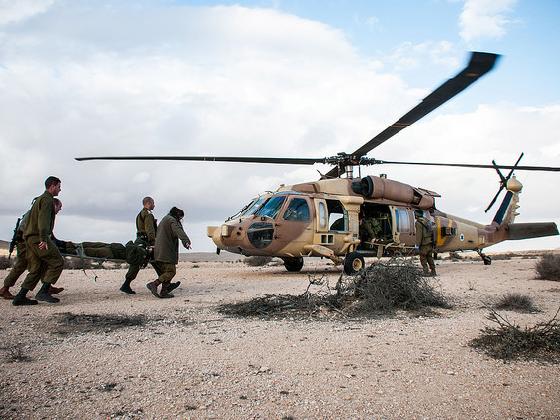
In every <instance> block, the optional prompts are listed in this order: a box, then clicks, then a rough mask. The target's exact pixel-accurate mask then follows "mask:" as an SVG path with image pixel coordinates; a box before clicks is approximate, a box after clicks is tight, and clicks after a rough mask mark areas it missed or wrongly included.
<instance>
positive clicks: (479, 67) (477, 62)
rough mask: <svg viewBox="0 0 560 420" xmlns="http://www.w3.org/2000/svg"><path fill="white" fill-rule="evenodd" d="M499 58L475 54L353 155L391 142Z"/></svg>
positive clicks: (333, 174) (331, 173)
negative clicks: (457, 71)
mask: <svg viewBox="0 0 560 420" xmlns="http://www.w3.org/2000/svg"><path fill="white" fill-rule="evenodd" d="M499 57H500V56H499V55H497V54H492V53H484V52H473V53H472V54H471V58H470V60H469V63H468V65H467V67H465V68H464V69H463V70H462V71H461V72H460V73H459V74H457V75H456V76H455V77H453V78H452V79H449V80H447V81H446V82H445V83H443V84H442V85H441V86H439V87H438V88H437V89H435V90H434V91H433V92H432V93H430V94H429V95H428V96H426V97H425V98H424V99H423V100H422V102H420V103H419V104H418V105H416V106H415V107H414V108H412V109H411V110H410V111H409V112H408V113H406V114H405V115H403V116H402V117H401V118H400V119H399V120H398V121H397V122H396V123H394V124H393V125H391V126H389V127H387V128H386V129H385V130H383V131H382V132H381V133H379V134H378V135H377V136H375V137H374V138H372V139H371V140H370V141H368V142H367V143H366V144H364V145H363V146H362V147H360V148H359V149H357V150H356V151H355V152H354V153H352V155H353V156H357V157H360V156H363V155H365V154H366V153H368V152H370V151H371V150H373V149H375V148H376V147H377V146H379V145H380V144H381V143H383V142H385V141H387V140H389V139H390V138H391V137H393V136H394V135H395V134H397V133H398V132H399V131H401V130H402V129H403V128H405V127H408V126H409V125H411V124H414V123H415V122H416V121H418V120H419V119H420V118H422V117H424V116H426V115H427V114H429V113H430V112H432V111H433V110H434V109H436V108H437V107H439V106H440V105H442V104H444V103H445V102H447V101H448V100H449V99H451V98H453V97H454V96H455V95H457V94H458V93H460V92H462V91H463V90H465V89H466V88H467V87H469V86H470V85H471V84H473V83H474V82H476V81H477V80H478V79H479V78H480V77H482V76H484V75H485V74H486V73H488V72H489V71H490V70H492V68H493V67H494V64H495V63H496V61H497V59H498V58H499ZM326 175H327V176H328V177H336V176H338V175H339V168H338V167H337V168H333V169H332V170H331V171H329V172H328V173H327V174H326Z"/></svg>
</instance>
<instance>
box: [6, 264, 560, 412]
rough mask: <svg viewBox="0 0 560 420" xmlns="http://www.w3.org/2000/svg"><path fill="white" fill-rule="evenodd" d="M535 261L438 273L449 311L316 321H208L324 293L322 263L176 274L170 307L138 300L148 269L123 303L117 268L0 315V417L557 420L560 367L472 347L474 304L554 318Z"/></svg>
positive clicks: (555, 300) (553, 304)
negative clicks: (244, 306) (319, 280)
mask: <svg viewBox="0 0 560 420" xmlns="http://www.w3.org/2000/svg"><path fill="white" fill-rule="evenodd" d="M373 261H374V260H372V261H370V262H373ZM535 263H536V260H535V259H529V258H523V257H518V256H513V257H510V258H509V259H504V260H497V261H494V262H493V263H492V265H490V266H485V265H483V264H482V263H481V262H480V261H479V260H459V261H452V260H446V261H437V264H438V267H437V269H438V273H439V276H438V279H437V280H438V282H439V283H438V284H439V286H438V287H439V288H440V290H441V292H442V293H443V294H444V295H445V296H447V297H449V298H450V299H452V301H453V303H454V305H453V307H452V308H449V309H445V308H438V309H437V311H436V313H435V314H433V313H432V314H427V315H423V314H418V313H415V314H412V313H409V312H404V311H398V312H397V313H395V314H394V315H393V316H391V317H383V318H352V317H340V316H339V317H329V316H324V317H321V319H317V318H316V317H314V316H310V317H308V318H305V317H301V316H297V317H290V316H289V314H288V315H287V316H283V317H281V318H277V317H268V318H262V317H239V316H231V315H226V314H223V313H221V312H219V310H218V308H219V307H220V306H221V305H227V304H235V303H240V302H247V301H250V300H251V299H255V298H257V299H258V298H259V297H264V296H267V295H268V296H283V295H284V296H289V295H292V296H297V295H301V294H302V293H304V292H305V290H306V289H307V287H308V285H309V281H308V279H309V276H310V275H322V276H327V277H328V278H330V279H332V280H331V284H335V283H336V281H337V279H338V277H339V275H340V272H339V269H338V268H336V267H334V266H332V265H331V264H330V263H328V262H327V261H325V260H319V259H315V260H314V259H309V260H307V261H306V265H305V267H304V269H303V271H302V272H301V273H289V272H287V271H286V270H285V269H284V268H283V267H282V266H279V265H274V264H272V265H268V266H265V267H248V266H245V265H244V264H242V263H239V262H236V261H235V260H232V261H213V262H203V261H201V260H195V261H190V262H181V263H180V264H179V267H178V272H177V279H179V280H181V281H182V284H181V286H180V288H179V289H178V290H177V291H175V295H176V297H175V298H174V299H156V298H155V297H153V296H152V295H151V294H150V292H149V291H148V290H147V289H146V288H145V284H146V283H147V282H148V281H151V280H153V279H154V277H155V273H154V272H153V270H151V269H150V268H146V269H144V270H142V271H141V272H140V274H139V276H138V278H137V279H136V280H135V281H134V282H133V284H132V287H133V288H134V289H135V290H136V291H137V294H136V295H133V296H128V295H125V294H123V293H120V292H119V291H118V288H119V286H120V284H121V282H122V279H123V277H124V273H125V270H86V271H85V272H83V271H80V270H68V271H65V272H64V273H63V275H62V277H61V279H60V281H59V283H57V286H63V287H65V288H66V290H65V291H64V292H63V293H62V294H61V295H60V297H61V303H59V304H53V305H49V304H45V303H40V304H39V305H37V306H34V307H14V306H12V305H11V304H10V302H9V301H4V300H3V301H1V302H0V304H1V305H2V312H3V316H2V317H1V319H0V337H1V339H0V360H1V362H2V369H1V370H0V417H1V418H54V417H56V418H76V417H78V416H79V417H87V418H121V419H125V418H126V419H130V418H243V419H245V418H267V419H268V418H278V419H282V418H294V419H298V418H378V417H380V418H418V417H423V418H424V417H427V418H467V417H470V418H535V417H542V418H558V417H560V394H559V393H558V387H559V385H560V379H559V378H560V365H558V364H552V363H546V362H542V361H527V360H520V361H512V362H508V363H504V362H503V361H501V360H499V359H494V358H491V357H489V356H488V355H486V354H484V353H482V352H479V351H476V350H475V349H473V348H472V347H470V346H469V342H470V341H471V340H472V339H474V338H475V337H477V336H478V335H479V333H480V330H481V329H482V328H484V327H485V326H486V325H488V321H487V320H486V316H487V314H488V311H487V308H486V307H484V303H485V302H491V301H493V300H495V299H496V298H498V297H500V296H503V295H504V294H506V293H510V292H516V293H522V294H526V295H528V296H530V297H531V298H532V299H533V300H534V301H535V303H536V304H537V305H538V307H539V308H540V309H541V312H539V313H517V312H510V311H504V312H501V313H502V314H504V315H505V316H507V318H508V319H510V320H511V321H512V322H516V323H518V324H520V325H532V324H535V323H537V322H540V321H545V320H547V319H550V318H551V317H553V316H554V314H555V313H556V311H557V309H558V306H560V283H558V282H553V281H545V280H537V279H535V277H536V275H535ZM7 273H8V272H7V271H0V279H3V278H4V277H5V276H6V275H7ZM18 284H19V283H18Z"/></svg>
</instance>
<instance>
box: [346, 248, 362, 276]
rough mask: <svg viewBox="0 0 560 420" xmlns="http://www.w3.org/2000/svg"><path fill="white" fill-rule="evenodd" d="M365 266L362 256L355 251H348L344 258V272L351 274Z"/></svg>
mask: <svg viewBox="0 0 560 420" xmlns="http://www.w3.org/2000/svg"><path fill="white" fill-rule="evenodd" d="M365 266H366V263H365V261H364V257H362V256H361V255H360V254H359V253H357V252H350V253H349V254H347V255H346V257H345V258H344V272H345V273H346V274H348V275H349V276H353V275H354V274H356V273H358V272H359V271H360V270H362V269H363V268H364V267H365Z"/></svg>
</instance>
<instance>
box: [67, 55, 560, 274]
mask: <svg viewBox="0 0 560 420" xmlns="http://www.w3.org/2000/svg"><path fill="white" fill-rule="evenodd" d="M498 58H499V55H497V54H492V53H483V52H473V53H472V54H471V57H470V60H469V62H468V64H467V66H466V67H465V68H464V69H463V70H461V71H460V72H459V73H458V74H457V75H456V76H455V77H453V78H451V79H449V80H447V81H445V82H444V83H443V84H442V85H441V86H439V87H438V88H436V89H435V90H434V91H433V92H432V93H430V94H429V95H428V96H427V97H425V98H424V99H423V100H422V101H421V102H420V103H419V104H418V105H417V106H415V107H414V108H413V109H412V110H410V111H409V112H408V113H406V114H405V115H404V116H402V117H401V118H400V119H399V120H398V121H397V122H395V123H394V124H392V125H390V126H389V127H387V128H386V129H385V130H383V131H382V132H381V133H379V134H378V135H376V136H375V137H373V138H372V139H371V140H370V141H368V142H367V143H365V144H364V145H363V146H361V147H360V148H358V149H356V150H355V151H354V152H352V153H338V154H337V155H336V156H332V157H326V158H297V157H293V158H290V157H274V158H272V157H243V156H238V157H218V156H114V157H82V158H76V159H77V160H79V161H86V160H102V159H103V160H186V161H210V162H242V163H269V164H294V165H314V164H317V163H322V164H332V165H334V168H332V169H331V170H330V171H329V172H327V173H326V174H324V175H322V176H321V177H320V179H318V180H316V181H311V182H305V183H301V184H295V185H281V186H280V187H279V188H278V189H277V190H276V191H275V192H269V193H266V194H263V195H261V196H259V197H256V198H254V199H253V200H251V201H250V202H249V203H248V204H247V205H246V206H245V207H243V208H242V210H241V211H239V212H238V213H237V214H235V215H234V216H231V217H229V218H228V219H227V220H226V221H225V222H224V223H223V224H222V225H221V226H208V228H207V235H208V236H209V237H210V238H211V239H212V241H213V242H214V243H215V244H216V246H217V252H218V253H219V252H220V250H227V251H229V252H234V253H238V254H242V255H246V256H256V255H261V256H274V257H280V258H282V260H283V261H284V265H285V267H286V269H287V270H288V271H293V272H296V271H300V270H301V269H302V267H303V264H304V257H326V258H329V259H331V260H332V261H333V262H334V263H335V264H337V265H339V264H343V266H344V271H345V272H346V273H347V274H355V273H356V272H358V271H359V270H361V269H362V268H363V267H364V265H365V264H364V257H381V256H384V255H391V254H394V253H397V252H399V253H406V254H411V253H414V250H415V244H416V231H415V212H418V211H420V212H422V214H423V216H424V217H425V218H427V219H428V220H430V221H431V222H432V224H433V226H434V227H435V228H434V245H435V246H434V250H435V252H438V253H439V252H450V251H465V250H474V251H477V252H478V254H479V255H480V257H481V258H482V261H483V262H484V264H490V263H491V258H490V257H489V256H487V255H485V254H484V253H483V252H482V250H483V249H484V248H486V247H488V246H490V245H494V244H496V243H498V242H502V241H505V240H516V239H528V238H537V237H543V236H552V235H558V229H557V227H556V224H555V223H553V222H545V223H514V220H515V217H516V216H517V215H518V213H517V212H516V210H517V209H518V207H519V205H518V203H519V193H520V192H521V189H522V185H521V183H520V182H519V181H518V180H517V179H516V177H515V175H514V171H516V170H517V171H520V170H524V171H560V168H558V167H544V166H521V165H519V162H520V160H521V158H522V157H523V154H521V156H520V157H519V159H518V160H517V162H516V163H515V164H514V165H498V164H496V162H495V161H492V164H491V165H484V164H468V163H436V162H402V161H387V160H378V159H375V158H370V157H367V156H366V154H367V153H369V152H370V151H371V150H373V149H375V148H376V147H377V146H379V145H380V144H382V143H383V142H385V141H387V140H388V139H390V138H391V137H393V136H394V135H395V134H397V133H398V132H399V131H401V130H402V129H404V128H406V127H408V126H410V125H411V124H413V123H415V122H416V121H418V120H419V119H421V118H422V117H424V116H425V115H427V114H429V113H430V112H432V111H433V110H434V109H436V108H437V107H439V106H440V105H442V104H443V103H445V102H446V101H448V100H449V99H451V98H452V97H454V96H455V95H457V94H458V93H460V92H461V91H463V90H464V89H466V88H467V87H469V86H470V85H471V84H473V83H474V82H475V81H477V80H478V79H479V78H480V77H482V76H484V75H485V74H486V73H488V72H489V71H490V70H492V68H493V67H494V65H495V63H496V62H497V60H498ZM380 164H398V165H424V166H425V165H429V166H451V167H466V168H489V169H494V170H496V172H497V174H498V176H499V177H500V188H499V190H498V193H497V194H496V195H495V196H494V198H493V199H492V201H491V202H490V204H489V206H488V208H487V209H486V211H488V210H489V209H490V208H491V207H492V206H493V205H494V203H495V202H496V200H497V199H498V197H499V195H500V193H501V192H502V190H504V189H505V190H506V194H505V197H504V198H503V200H502V202H501V204H500V206H499V209H498V211H497V213H496V214H495V216H494V218H493V220H492V222H491V223H490V224H488V225H483V224H479V223H476V222H474V221H470V220H466V219H463V218H461V217H457V216H453V215H450V214H447V213H444V212H443V211H441V210H439V209H437V208H436V206H435V198H437V197H440V195H439V194H438V193H436V192H434V191H430V190H427V189H424V188H420V187H414V186H411V185H408V184H404V183H401V182H399V181H395V180H390V179H387V178H386V177H385V176H371V175H368V176H365V177H361V175H360V174H361V167H362V166H370V165H380ZM501 169H509V173H508V174H507V175H505V176H504V175H503V174H502V172H501V171H500V170H501ZM356 175H357V176H356ZM365 218H371V219H374V220H375V221H376V225H377V227H378V230H377V232H376V235H375V237H373V238H369V239H368V240H367V241H366V240H364V239H363V237H361V236H360V223H361V222H362V220H364V219H365Z"/></svg>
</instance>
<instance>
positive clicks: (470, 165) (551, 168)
mask: <svg viewBox="0 0 560 420" xmlns="http://www.w3.org/2000/svg"><path fill="white" fill-rule="evenodd" d="M361 163H362V164H363V165H367V164H368V162H367V160H366V159H364V160H363V161H362V162H361ZM369 164H373V165H377V164H391V165H423V166H453V167H458V168H486V169H496V168H498V169H515V170H516V171H547V172H559V171H560V167H555V166H514V165H478V164H473V163H439V162H397V161H390V160H378V159H373V162H371V163H369Z"/></svg>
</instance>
